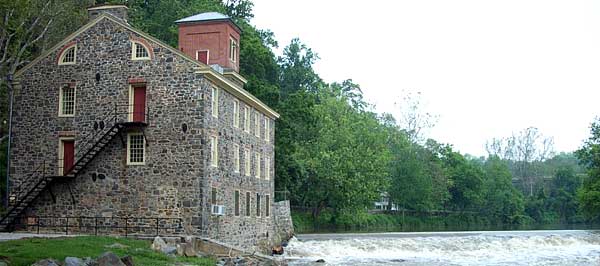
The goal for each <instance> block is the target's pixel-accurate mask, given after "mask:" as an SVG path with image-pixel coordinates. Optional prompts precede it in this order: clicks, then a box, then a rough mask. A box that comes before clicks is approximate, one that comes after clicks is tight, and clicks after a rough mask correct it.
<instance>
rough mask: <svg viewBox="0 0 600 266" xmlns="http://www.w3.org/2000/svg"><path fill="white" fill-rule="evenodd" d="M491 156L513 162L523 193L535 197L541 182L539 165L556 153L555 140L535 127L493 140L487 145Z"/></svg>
mask: <svg viewBox="0 0 600 266" xmlns="http://www.w3.org/2000/svg"><path fill="white" fill-rule="evenodd" d="M486 150H487V152H488V154H489V156H498V157H500V158H501V159H504V160H508V161H510V162H511V165H510V167H511V171H512V172H513V175H514V176H515V177H516V178H518V179H519V180H521V181H522V184H523V191H524V192H527V193H528V195H529V196H533V191H534V185H535V184H536V183H537V182H538V181H539V178H540V176H539V175H540V173H541V169H540V168H539V163H540V162H543V161H545V160H546V159H548V158H549V157H551V156H552V155H553V153H554V139H553V138H551V137H546V136H544V135H542V134H541V133H540V132H539V130H538V129H537V128H535V127H529V128H526V129H524V130H522V131H520V132H518V133H513V135H512V136H510V137H507V138H500V139H496V138H494V139H492V140H491V141H488V142H487V143H486Z"/></svg>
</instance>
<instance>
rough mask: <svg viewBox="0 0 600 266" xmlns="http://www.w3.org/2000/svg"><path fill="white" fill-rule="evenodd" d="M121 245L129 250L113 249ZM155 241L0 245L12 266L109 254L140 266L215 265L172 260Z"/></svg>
mask: <svg viewBox="0 0 600 266" xmlns="http://www.w3.org/2000/svg"><path fill="white" fill-rule="evenodd" d="M114 243H119V244H122V245H125V246H127V247H123V248H109V247H108V246H110V245H112V244H114ZM150 245H151V242H150V241H145V240H134V239H128V238H119V237H94V236H82V237H65V238H29V239H20V240H11V241H4V242H0V256H2V257H5V260H8V262H9V265H14V266H25V265H31V264H33V263H34V262H36V261H38V260H41V259H45V258H53V259H57V260H64V259H65V257H79V258H85V257H92V258H96V257H98V256H100V255H101V254H102V253H104V252H106V251H111V252H113V253H115V254H117V255H118V256H120V257H121V256H124V255H130V256H131V257H133V262H134V263H135V265H136V266H138V265H139V266H154V265H156V266H163V265H181V264H186V265H190V264H191V265H215V263H216V261H215V260H214V259H212V258H185V257H175V258H172V257H168V256H167V255H165V254H163V253H160V252H155V251H153V250H151V249H150Z"/></svg>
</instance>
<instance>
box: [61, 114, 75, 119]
mask: <svg viewBox="0 0 600 266" xmlns="http://www.w3.org/2000/svg"><path fill="white" fill-rule="evenodd" d="M58 117H65V118H69V117H75V115H74V114H73V115H61V114H59V115H58Z"/></svg>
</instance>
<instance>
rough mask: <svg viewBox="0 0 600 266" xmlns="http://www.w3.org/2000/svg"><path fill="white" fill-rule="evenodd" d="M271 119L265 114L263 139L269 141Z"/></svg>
mask: <svg viewBox="0 0 600 266" xmlns="http://www.w3.org/2000/svg"><path fill="white" fill-rule="evenodd" d="M270 124H271V120H269V118H268V117H267V116H265V141H266V142H269V141H271V131H270V128H271V125H270Z"/></svg>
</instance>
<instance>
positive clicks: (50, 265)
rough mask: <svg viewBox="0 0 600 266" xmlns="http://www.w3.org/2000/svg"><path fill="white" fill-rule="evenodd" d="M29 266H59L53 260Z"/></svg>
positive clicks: (45, 260)
mask: <svg viewBox="0 0 600 266" xmlns="http://www.w3.org/2000/svg"><path fill="white" fill-rule="evenodd" d="M31 266H59V264H58V262H56V261H55V260H53V259H43V260H39V261H37V262H36V263H34V264H31Z"/></svg>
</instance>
